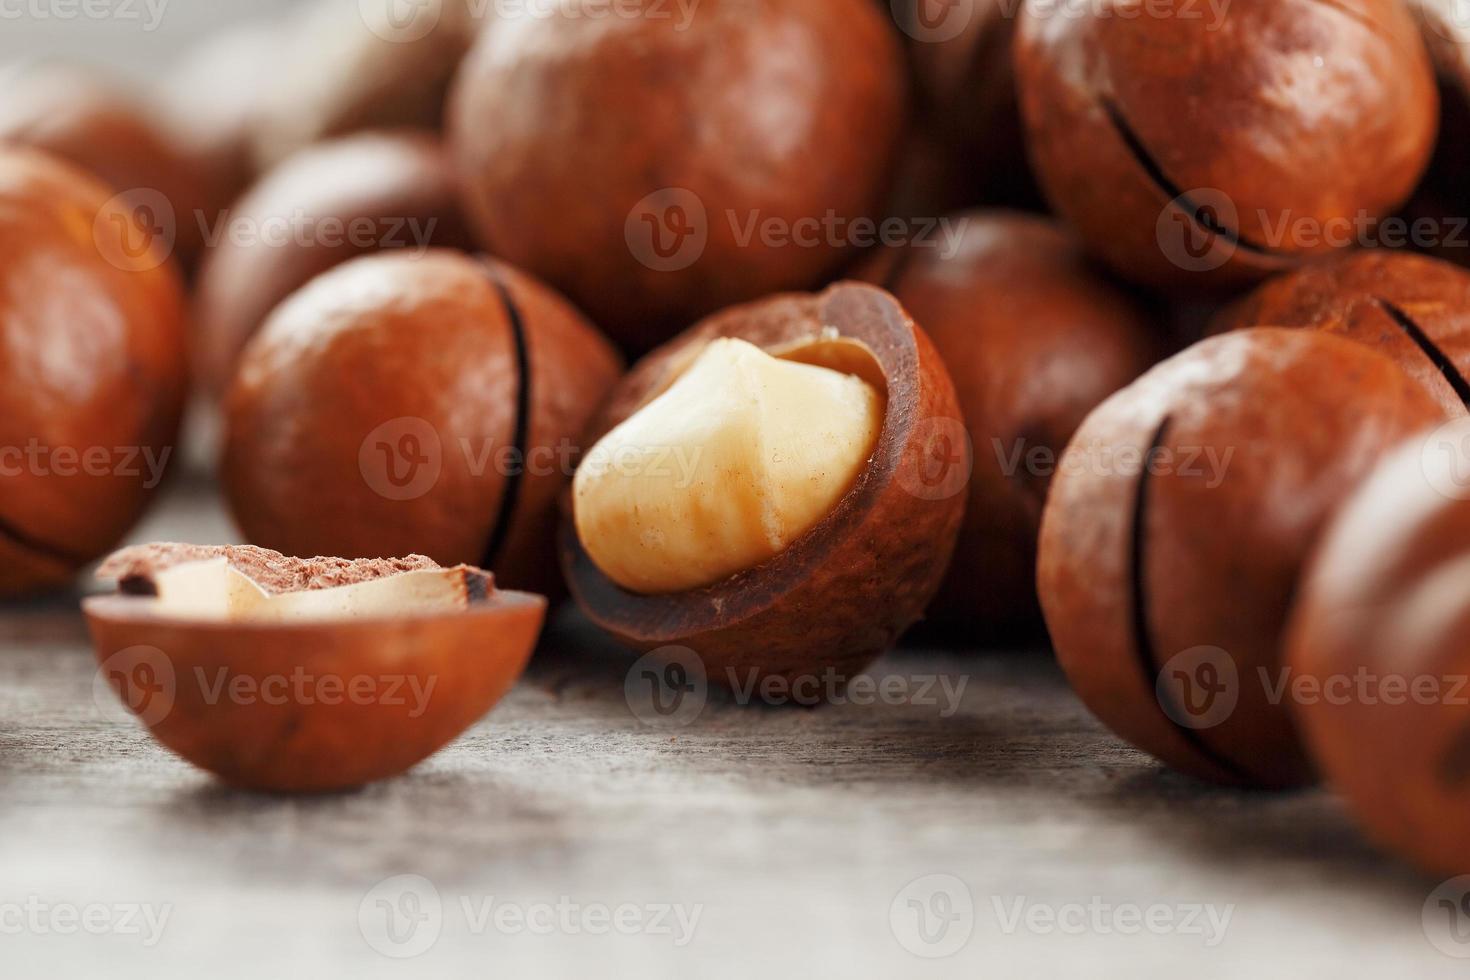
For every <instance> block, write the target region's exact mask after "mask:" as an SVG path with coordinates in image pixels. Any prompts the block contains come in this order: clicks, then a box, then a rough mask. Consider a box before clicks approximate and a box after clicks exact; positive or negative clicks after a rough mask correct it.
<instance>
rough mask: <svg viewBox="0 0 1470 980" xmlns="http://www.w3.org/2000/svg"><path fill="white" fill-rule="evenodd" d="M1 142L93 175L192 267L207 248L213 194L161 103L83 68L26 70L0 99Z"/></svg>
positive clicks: (133, 220) (135, 221)
mask: <svg viewBox="0 0 1470 980" xmlns="http://www.w3.org/2000/svg"><path fill="white" fill-rule="evenodd" d="M0 143H8V144H14V145H18V146H29V147H33V148H35V149H38V150H44V151H46V152H47V153H51V154H54V155H55V156H58V157H61V158H62V159H63V160H67V161H69V162H71V163H73V164H75V165H76V166H78V167H80V168H82V169H83V170H86V171H88V172H90V173H91V174H93V175H95V176H96V177H97V178H98V179H99V180H101V181H102V182H103V183H104V184H107V185H108V186H109V187H111V188H112V189H113V191H114V192H115V193H121V194H126V195H129V197H130V199H131V203H132V204H133V206H134V207H135V208H136V211H135V212H134V213H133V214H131V215H128V218H129V226H130V227H133V226H137V227H139V228H145V229H146V233H147V234H150V235H152V236H154V237H156V238H158V239H159V241H160V242H162V243H163V244H164V246H165V249H166V250H171V251H175V252H176V254H177V255H178V258H179V260H180V263H181V264H182V265H183V266H185V267H188V266H190V265H192V263H193V262H194V260H195V259H196V258H197V257H198V255H199V252H200V250H201V249H202V248H203V246H204V231H203V229H202V228H201V227H200V219H201V218H202V217H203V216H204V215H205V213H206V208H207V207H208V205H209V203H210V201H209V194H208V190H207V188H206V187H205V185H204V182H203V180H202V179H201V175H200V174H198V173H197V172H196V171H195V169H194V167H193V161H192V160H191V159H190V157H189V155H188V152H187V150H186V149H185V147H184V146H183V145H182V143H181V142H180V140H179V139H178V137H177V134H176V133H175V131H174V129H173V128H172V126H171V125H170V123H169V119H168V118H167V116H166V114H165V113H164V112H163V110H162V107H161V106H154V105H151V104H149V103H148V102H147V100H146V99H145V98H143V97H142V96H141V95H138V94H133V93H130V92H128V91H127V88H126V86H125V85H122V84H120V83H119V82H118V81H117V80H116V79H110V78H106V77H103V76H98V75H94V74H92V73H90V72H88V71H87V70H84V69H82V68H80V67H70V66H64V65H59V64H55V65H42V66H38V67H35V68H33V69H30V70H27V71H23V72H21V73H20V74H19V76H18V77H15V78H13V79H11V80H10V81H9V82H8V84H7V85H6V86H5V98H4V99H0Z"/></svg>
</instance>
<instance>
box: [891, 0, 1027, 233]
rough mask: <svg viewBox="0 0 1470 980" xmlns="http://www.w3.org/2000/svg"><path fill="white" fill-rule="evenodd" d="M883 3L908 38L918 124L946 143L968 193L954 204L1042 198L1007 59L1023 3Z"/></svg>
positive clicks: (957, 0) (1012, 68)
mask: <svg viewBox="0 0 1470 980" xmlns="http://www.w3.org/2000/svg"><path fill="white" fill-rule="evenodd" d="M884 6H886V7H889V9H891V10H892V11H893V13H894V15H895V18H896V20H897V23H898V26H899V27H900V29H901V30H902V31H903V32H904V34H905V35H906V37H907V40H908V51H909V61H910V63H911V64H912V66H913V74H914V79H915V88H916V89H917V93H916V95H917V99H916V101H917V103H918V106H919V116H920V125H921V126H922V128H923V129H924V130H927V131H928V132H929V133H931V134H932V135H933V137H934V138H935V140H936V141H937V142H938V143H939V144H941V145H942V146H943V147H944V149H945V151H946V156H947V157H948V159H949V161H950V162H951V164H952V165H953V169H954V171H955V177H956V178H958V181H962V185H961V186H964V187H965V188H966V189H967V190H968V192H969V199H968V200H963V201H959V202H958V203H957V204H956V205H955V206H956V207H960V206H965V205H968V204H974V203H977V202H980V201H985V202H990V203H997V202H1004V203H1006V204H1008V205H1010V206H1017V207H1019V206H1030V205H1032V204H1039V203H1040V194H1039V192H1038V191H1037V188H1036V182H1035V179H1034V178H1033V177H1032V175H1031V168H1030V166H1029V165H1028V163H1027V160H1026V140H1025V131H1024V128H1023V127H1022V125H1021V107H1020V99H1019V96H1018V94H1017V91H1016V74H1015V63H1014V59H1013V58H1012V50H1013V48H1014V46H1015V35H1016V25H1017V23H1018V18H1019V12H1020V4H1018V3H1014V2H1011V0H954V2H949V3H946V4H944V5H941V6H938V7H936V6H934V5H932V4H930V3H929V0H892V2H891V3H885V4H884ZM945 210H950V209H948V208H946V209H945ZM914 213H916V214H926V213H927V214H930V215H933V214H936V213H941V212H937V211H928V212H914Z"/></svg>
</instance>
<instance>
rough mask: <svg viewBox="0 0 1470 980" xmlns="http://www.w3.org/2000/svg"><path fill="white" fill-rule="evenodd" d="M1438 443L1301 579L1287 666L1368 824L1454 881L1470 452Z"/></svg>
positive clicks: (1367, 504)
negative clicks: (1468, 458)
mask: <svg viewBox="0 0 1470 980" xmlns="http://www.w3.org/2000/svg"><path fill="white" fill-rule="evenodd" d="M1449 431H1450V432H1451V433H1453V434H1455V435H1457V436H1458V437H1459V438H1460V439H1463V437H1464V436H1465V434H1466V429H1465V428H1464V427H1463V426H1462V427H1460V428H1459V430H1458V432H1457V433H1456V432H1455V430H1449ZM1443 435H1444V434H1443V433H1435V434H1434V435H1433V436H1430V435H1428V434H1426V435H1425V436H1423V437H1419V438H1413V439H1410V440H1408V441H1407V442H1406V443H1404V445H1403V447H1402V448H1401V449H1399V450H1397V451H1396V452H1395V453H1393V454H1392V456H1390V457H1389V458H1388V459H1387V460H1385V461H1384V463H1383V464H1382V465H1381V466H1380V467H1379V468H1378V469H1377V470H1376V471H1375V472H1374V474H1373V476H1372V478H1371V479H1369V480H1368V481H1366V482H1365V483H1364V485H1363V487H1362V488H1361V489H1360V490H1359V491H1358V492H1357V493H1356V494H1354V495H1353V497H1352V498H1351V500H1350V501H1349V502H1348V503H1347V504H1346V505H1345V506H1344V507H1343V509H1342V512H1341V514H1340V515H1339V516H1338V518H1337V519H1336V520H1335V521H1334V522H1333V524H1332V527H1331V528H1330V530H1329V532H1328V533H1327V534H1326V535H1325V537H1324V540H1323V542H1322V544H1321V546H1320V547H1319V548H1318V550H1317V552H1316V554H1315V556H1314V557H1313V560H1312V562H1311V564H1310V566H1309V569H1308V572H1307V574H1306V575H1305V577H1304V579H1303V583H1302V588H1301V591H1300V597H1299V599H1298V600H1297V604H1296V608H1295V612H1294V614H1293V618H1292V625H1291V630H1290V643H1289V660H1288V663H1289V665H1290V667H1291V668H1292V670H1293V671H1295V672H1296V675H1297V676H1296V678H1295V679H1294V688H1293V690H1296V691H1299V692H1300V694H1299V695H1298V696H1296V697H1294V698H1293V707H1294V709H1295V711H1296V713H1297V718H1298V719H1299V721H1300V723H1301V725H1302V728H1303V730H1304V732H1305V734H1306V737H1307V741H1308V744H1309V745H1310V746H1311V749H1312V753H1313V757H1314V758H1315V759H1316V760H1317V762H1318V765H1319V766H1320V767H1321V769H1322V773H1323V776H1324V778H1325V779H1326V780H1327V781H1328V782H1329V783H1330V784H1331V785H1332V786H1333V787H1334V788H1335V789H1336V790H1337V791H1339V792H1340V793H1342V794H1343V795H1344V796H1345V797H1346V798H1347V802H1348V807H1349V809H1350V810H1351V811H1352V812H1353V814H1354V815H1355V817H1356V818H1357V820H1358V821H1359V823H1361V824H1362V825H1363V827H1364V828H1365V829H1366V830H1367V831H1368V833H1369V835H1370V836H1372V837H1373V838H1374V839H1375V840H1377V841H1378V842H1379V843H1380V844H1382V845H1383V846H1385V847H1387V848H1388V849H1389V850H1391V851H1393V852H1395V853H1397V854H1400V855H1403V856H1404V857H1407V858H1408V859H1410V860H1412V861H1413V862H1415V863H1416V864H1418V865H1419V866H1420V867H1422V868H1424V869H1425V870H1426V871H1429V872H1432V873H1436V874H1442V875H1459V874H1465V873H1466V872H1470V707H1467V703H1466V694H1467V691H1470V686H1467V684H1466V683H1465V681H1466V678H1467V677H1470V648H1467V647H1466V643H1465V637H1466V635H1467V630H1470V589H1467V587H1466V583H1467V581H1470V568H1467V562H1470V499H1467V493H1466V491H1467V485H1466V482H1465V472H1464V469H1463V467H1464V463H1465V453H1464V448H1463V445H1461V444H1453V445H1452V444H1450V443H1448V442H1444V441H1441V440H1442V438H1443ZM1457 467H1458V468H1459V469H1456V468H1457Z"/></svg>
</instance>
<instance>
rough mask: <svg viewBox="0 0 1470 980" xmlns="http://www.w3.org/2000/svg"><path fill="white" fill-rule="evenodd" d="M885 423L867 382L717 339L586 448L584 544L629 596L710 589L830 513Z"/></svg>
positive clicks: (578, 496)
mask: <svg viewBox="0 0 1470 980" xmlns="http://www.w3.org/2000/svg"><path fill="white" fill-rule="evenodd" d="M882 424H883V396H882V395H881V394H879V392H878V391H877V390H875V389H874V387H873V386H872V385H871V384H869V383H868V382H866V381H864V380H862V379H860V378H858V377H855V376H853V375H849V374H843V373H840V372H838V371H834V370H831V369H829V368H825V367H818V366H815V365H810V364H802V363H797V362H795V361H789V360H783V359H781V358H779V357H772V356H771V355H769V354H767V353H766V352H764V351H762V350H761V349H760V348H758V347H756V346H754V345H752V344H749V343H747V342H745V341H743V340H735V339H720V340H716V341H713V342H711V343H710V344H709V345H708V346H706V347H705V348H704V350H703V351H701V352H700V354H699V356H698V357H697V358H696V359H695V360H694V362H693V363H692V364H691V365H690V367H689V368H688V370H687V371H686V372H685V373H684V374H683V375H681V376H680V377H679V378H678V379H677V380H676V381H675V382H674V383H673V384H672V385H670V387H669V388H668V390H666V391H664V392H663V393H662V394H660V395H659V396H658V397H657V398H655V399H654V400H653V401H651V402H649V403H648V404H647V405H645V406H644V407H643V408H641V409H640V410H639V411H637V412H636V413H634V414H633V415H632V416H631V417H629V418H628V419H627V420H626V421H625V422H623V424H622V425H620V426H618V427H617V428H615V429H613V430H612V431H611V432H609V433H608V434H607V435H606V436H605V437H603V439H602V441H600V442H599V443H598V444H597V445H596V446H594V447H593V448H592V450H591V451H590V452H589V453H588V454H587V457H586V458H585V460H584V461H583V463H582V465H581V466H580V467H579V468H578V470H577V474H576V477H575V479H574V481H573V486H572V494H573V497H572V499H573V512H574V517H575V521H576V526H577V533H578V536H579V537H580V539H581V541H582V545H583V547H584V548H585V549H586V550H587V553H588V555H589V556H590V557H591V559H592V561H593V562H594V563H595V564H596V565H597V567H598V568H599V569H601V570H602V572H603V574H605V575H607V576H608V577H609V578H611V579H612V580H613V581H614V582H616V583H617V584H618V585H620V586H622V587H623V588H625V589H628V590H629V591H633V592H638V593H643V594H666V593H672V592H683V591H686V590H689V589H693V588H699V587H702V586H706V585H711V584H713V583H715V582H718V581H721V580H722V579H725V578H728V577H729V576H731V575H733V574H735V573H736V572H740V571H744V570H745V569H749V568H753V567H754V566H756V565H758V564H760V563H761V562H763V561H765V560H767V559H769V558H771V557H773V556H775V555H777V554H779V553H780V552H782V551H784V550H785V549H786V548H787V547H789V546H790V545H791V544H792V543H793V542H794V541H796V539H798V538H800V537H801V536H802V535H803V534H805V533H806V532H807V531H810V530H811V529H812V528H813V527H814V526H816V524H818V523H819V522H820V521H821V520H822V519H823V518H824V517H826V516H827V515H828V514H829V513H831V512H832V510H833V508H834V507H836V505H837V502H838V501H839V500H840V499H841V498H842V496H843V495H844V494H845V493H846V492H847V491H848V489H849V488H850V487H851V486H852V484H853V482H854V481H855V480H856V479H857V477H858V475H859V474H860V473H861V472H862V470H863V468H864V467H865V466H866V465H867V463H868V460H869V458H870V457H871V455H872V452H873V447H874V446H875V445H876V443H877V441H878V435H879V431H880V430H881V428H882Z"/></svg>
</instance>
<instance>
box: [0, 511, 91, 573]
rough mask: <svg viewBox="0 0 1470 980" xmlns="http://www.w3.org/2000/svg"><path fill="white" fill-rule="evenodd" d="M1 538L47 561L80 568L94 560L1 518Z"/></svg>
mask: <svg viewBox="0 0 1470 980" xmlns="http://www.w3.org/2000/svg"><path fill="white" fill-rule="evenodd" d="M0 538H6V539H8V540H9V541H10V542H11V543H12V544H14V545H15V546H16V547H17V548H19V549H21V550H22V551H26V552H29V553H30V554H31V555H32V556H34V557H36V558H40V559H43V560H45V561H54V562H59V563H61V564H63V565H68V566H76V567H78V568H80V567H81V566H83V565H86V564H88V563H89V562H91V561H92V560H93V559H92V558H91V556H88V555H83V554H80V553H78V552H75V551H69V550H67V549H66V548H62V547H60V546H59V545H53V544H50V543H48V542H46V541H42V540H40V539H38V538H34V537H31V536H30V535H29V534H26V533H25V532H24V531H22V530H21V529H20V528H18V527H16V526H15V525H14V524H11V523H10V522H8V521H5V520H0Z"/></svg>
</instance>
